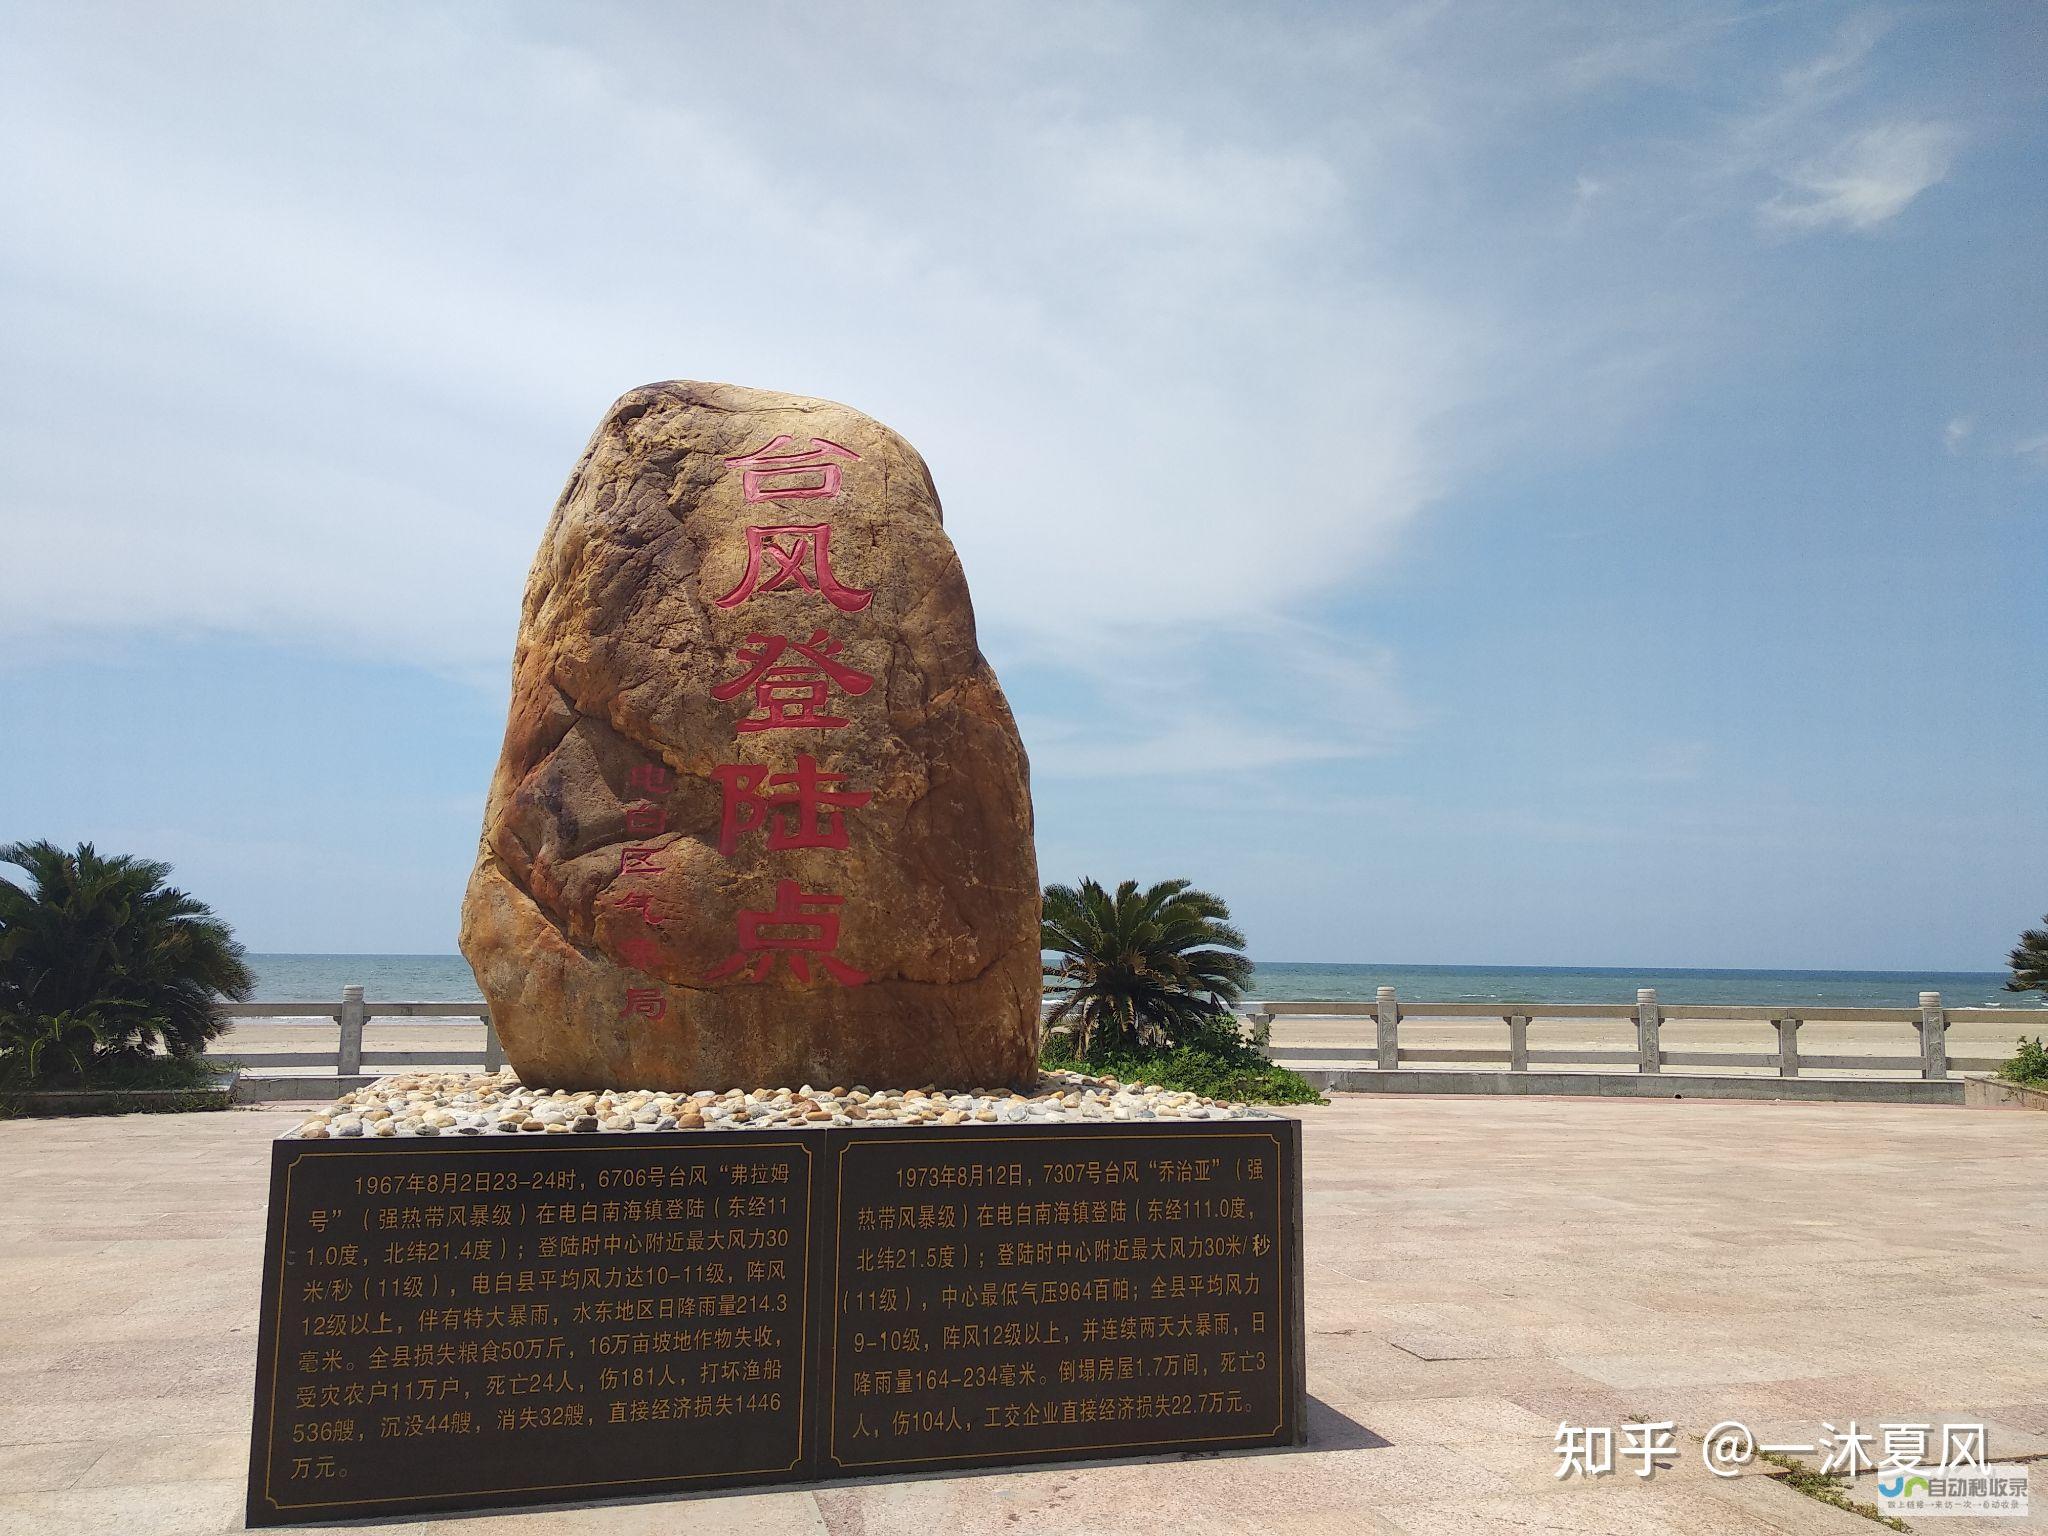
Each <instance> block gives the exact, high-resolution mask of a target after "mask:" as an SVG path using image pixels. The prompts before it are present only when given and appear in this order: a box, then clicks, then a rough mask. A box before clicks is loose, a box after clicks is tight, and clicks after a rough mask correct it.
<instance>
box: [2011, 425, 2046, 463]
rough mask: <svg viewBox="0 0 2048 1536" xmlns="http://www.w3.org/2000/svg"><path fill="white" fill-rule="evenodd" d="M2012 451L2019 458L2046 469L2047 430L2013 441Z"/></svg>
mask: <svg viewBox="0 0 2048 1536" xmlns="http://www.w3.org/2000/svg"><path fill="white" fill-rule="evenodd" d="M2012 451H2013V452H2014V453H2016V454H2018V455H2019V456H2020V457H2021V458H2023V459H2026V460H2028V461H2029V462H2031V463H2034V464H2037V465H2039V466H2040V467H2041V468H2043V469H2048V432H2042V433H2040V434H2038V435H2036V436H2034V437H2029V438H2024V439H2022V440H2021V441H2019V442H2017V443H2014V444H2013V447H2012Z"/></svg>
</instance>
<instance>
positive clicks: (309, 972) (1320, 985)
mask: <svg viewBox="0 0 2048 1536" xmlns="http://www.w3.org/2000/svg"><path fill="white" fill-rule="evenodd" d="M249 964H250V968H251V969H252V970H254V971H255V973H256V992H255V996H256V998H257V999H259V1000H261V1001H265V1002H280V1003H284V1002H325V1001H326V1000H327V999H329V998H339V997H340V996H341V989H342V986H343V985H344V984H345V983H348V982H360V983H362V986H363V994H364V996H366V997H368V998H370V999H371V1000H372V1001H377V1002H468V1001H470V1000H472V999H475V998H479V997H481V996H482V995H483V994H482V993H481V992H479V991H478V990H477V985H476V978H475V977H474V976H473V975H471V974H470V969H469V962H468V961H466V960H464V959H463V958H462V956H460V955H251V956H250V957H249ZM1380 987H1392V988H1394V989H1395V991H1396V992H1397V993H1399V994H1400V996H1402V997H1403V998H1406V999H1407V1000H1408V1001H1410V1002H1446V1003H1455V1002H1483V1003H1493V1002H1507V1001H1514V1002H1525V1003H1633V1002H1634V1001H1635V1000H1636V988H1638V987H1655V988H1656V989H1657V996H1658V998H1659V999H1660V1000H1661V1001H1663V1002H1665V1003H1680V1004H1694V1005H1701V1004H1712V1003H1806V1004H1809V1005H1811V1006H1815V1007H1837V1008H1912V1007H1917V1006H1918V1005H1919V1001H1920V994H1921V993H1922V992H1939V993H1940V994H1941V996H1942V1001H1943V1002H1944V1003H1946V1004H1947V1005H1948V1006H1949V1007H1951V1008H2039V1007H2041V1006H2042V1001H2041V998H2040V997H2039V995H2038V994H2033V993H2029V994H2026V995H2021V994H2020V993H2017V992H2008V991H2006V990H2005V973H2004V972H2003V971H1710V970H1678V971H1658V970H1650V969H1647V968H1644V969H1641V970H1635V969H1627V968H1618V967H1599V968H1574V967H1570V966H1527V965H1467V966H1461V965H1309V964H1287V963H1281V962H1262V963H1261V964H1260V965H1259V967H1258V974H1257V976H1256V977H1255V979H1254V980H1253V982H1252V986H1251V989H1250V991H1249V992H1248V993H1247V994H1246V996H1248V997H1255V998H1276V999H1282V998H1319V999H1324V1000H1330V1001H1341V1000H1347V999H1358V1000H1361V1001H1365V1000H1369V999H1371V998H1372V997H1373V996H1374V994H1375V992H1376V991H1377V989H1379V988H1380Z"/></svg>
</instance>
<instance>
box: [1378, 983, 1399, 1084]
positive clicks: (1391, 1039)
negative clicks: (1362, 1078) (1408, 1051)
mask: <svg viewBox="0 0 2048 1536" xmlns="http://www.w3.org/2000/svg"><path fill="white" fill-rule="evenodd" d="M1400 1064H1401V1005H1400V1003H1398V1002H1396V1001H1395V999H1394V989H1393V988H1392V987H1381V988H1380V990H1379V1069H1380V1070H1381V1071H1382V1072H1391V1071H1393V1070H1394V1068H1396V1067H1398V1066H1399V1065H1400Z"/></svg>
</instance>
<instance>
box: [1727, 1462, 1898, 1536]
mask: <svg viewBox="0 0 2048 1536" xmlns="http://www.w3.org/2000/svg"><path fill="white" fill-rule="evenodd" d="M1756 1455H1757V1460H1759V1461H1767V1462H1769V1463H1770V1464H1771V1465H1772V1466H1774V1467H1777V1468H1779V1469H1780V1470H1782V1471H1783V1472H1784V1474H1785V1478H1784V1482H1785V1486H1786V1487H1787V1488H1790V1489H1791V1490H1792V1491H1793V1492H1794V1493H1803V1494H1805V1495H1806V1497H1808V1498H1809V1499H1815V1500H1818V1501H1819V1502H1820V1503H1822V1504H1831V1505H1833V1506H1834V1507H1835V1508H1836V1509H1840V1510H1846V1511H1847V1512H1848V1513H1850V1514H1852V1515H1861V1516H1862V1517H1863V1518H1864V1519H1866V1520H1874V1521H1876V1522H1877V1523H1878V1524H1879V1525H1881V1526H1883V1527H1885V1529H1887V1530H1892V1531H1910V1530H1911V1529H1912V1527H1911V1526H1910V1525H1908V1524H1906V1522H1905V1521H1903V1520H1901V1519H1900V1518H1899V1517H1898V1516H1897V1515H1887V1514H1885V1513H1884V1512H1883V1511H1882V1510H1880V1509H1879V1508H1878V1507H1877V1506H1876V1505H1875V1504H1865V1503H1864V1502H1863V1501H1862V1500H1860V1499H1852V1498H1850V1497H1849V1482H1848V1479H1847V1478H1843V1477H1834V1476H1831V1475H1829V1474H1827V1473H1825V1472H1816V1471H1814V1470H1813V1468H1811V1467H1809V1466H1808V1465H1807V1464H1806V1463H1805V1462H1803V1461H1798V1460H1795V1459H1794V1458H1793V1457H1790V1456H1787V1455H1784V1454H1783V1453H1782V1452H1779V1451H1758V1452H1757V1453H1756Z"/></svg>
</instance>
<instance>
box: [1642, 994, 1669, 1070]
mask: <svg viewBox="0 0 2048 1536" xmlns="http://www.w3.org/2000/svg"><path fill="white" fill-rule="evenodd" d="M1663 1024H1664V1011H1663V1010H1662V1009H1661V1008H1659V1007H1658V1006H1657V989H1656V988H1655V987H1638V988H1636V1070H1637V1071H1638V1072H1661V1071H1663V1070H1664V1060H1663V1048H1662V1046H1661V1045H1660V1044H1659V1043H1658V1033H1659V1031H1660V1030H1661V1029H1662V1028H1663Z"/></svg>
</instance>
